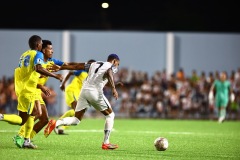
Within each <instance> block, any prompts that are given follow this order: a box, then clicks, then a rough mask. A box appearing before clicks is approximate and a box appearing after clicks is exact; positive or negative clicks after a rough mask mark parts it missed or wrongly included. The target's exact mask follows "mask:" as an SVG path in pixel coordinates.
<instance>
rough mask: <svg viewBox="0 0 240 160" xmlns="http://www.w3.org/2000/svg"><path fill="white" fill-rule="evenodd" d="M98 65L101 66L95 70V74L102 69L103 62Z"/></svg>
mask: <svg viewBox="0 0 240 160" xmlns="http://www.w3.org/2000/svg"><path fill="white" fill-rule="evenodd" d="M97 64H99V66H98V68H96V69H95V73H97V72H98V69H99V68H100V67H102V65H103V62H97Z"/></svg>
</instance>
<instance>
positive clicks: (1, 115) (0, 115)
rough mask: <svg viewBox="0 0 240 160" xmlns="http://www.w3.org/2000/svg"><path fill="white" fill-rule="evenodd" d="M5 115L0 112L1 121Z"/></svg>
mask: <svg viewBox="0 0 240 160" xmlns="http://www.w3.org/2000/svg"><path fill="white" fill-rule="evenodd" d="M3 118H4V115H3V114H1V113H0V121H1V120H3Z"/></svg>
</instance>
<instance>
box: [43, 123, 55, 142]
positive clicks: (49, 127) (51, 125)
mask: <svg viewBox="0 0 240 160" xmlns="http://www.w3.org/2000/svg"><path fill="white" fill-rule="evenodd" d="M55 127H56V120H54V119H51V120H50V121H49V122H48V125H47V127H46V128H45V129H44V136H45V137H46V138H47V137H48V136H49V135H50V133H51V132H52V131H53V130H54V128H55Z"/></svg>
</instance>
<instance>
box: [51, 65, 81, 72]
mask: <svg viewBox="0 0 240 160" xmlns="http://www.w3.org/2000/svg"><path fill="white" fill-rule="evenodd" d="M48 69H49V70H51V71H52V72H57V71H59V70H85V63H77V64H76V65H62V66H58V65H56V64H52V65H51V66H49V67H48Z"/></svg>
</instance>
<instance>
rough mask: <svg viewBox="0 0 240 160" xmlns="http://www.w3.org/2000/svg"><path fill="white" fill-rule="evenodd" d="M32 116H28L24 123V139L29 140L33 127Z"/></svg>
mask: <svg viewBox="0 0 240 160" xmlns="http://www.w3.org/2000/svg"><path fill="white" fill-rule="evenodd" d="M34 118H35V117H34V116H29V118H28V120H27V122H26V123H25V125H24V126H25V135H24V138H30V134H31V132H32V130H33V126H34Z"/></svg>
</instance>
